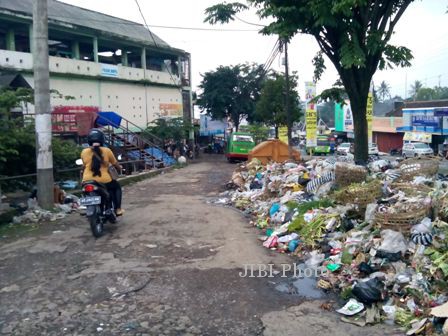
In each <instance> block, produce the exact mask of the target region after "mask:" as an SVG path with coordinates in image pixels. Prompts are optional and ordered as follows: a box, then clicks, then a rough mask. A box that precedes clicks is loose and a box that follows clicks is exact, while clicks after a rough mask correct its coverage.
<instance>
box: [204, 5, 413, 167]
mask: <svg viewBox="0 0 448 336" xmlns="http://www.w3.org/2000/svg"><path fill="white" fill-rule="evenodd" d="M412 1H413V0H389V1H384V0H303V1H297V0H247V2H248V3H249V5H253V6H255V7H256V8H257V9H258V11H257V13H258V15H259V16H260V17H261V18H272V19H273V22H272V23H271V24H269V25H268V26H267V27H265V28H263V29H262V31H261V32H262V33H265V34H277V35H280V36H281V37H284V38H291V37H292V36H294V35H295V34H296V33H305V34H309V35H312V36H313V37H314V38H315V40H316V42H317V43H318V45H319V47H320V52H319V53H318V54H317V55H316V57H315V58H314V62H313V63H314V65H315V66H316V69H315V79H319V78H320V76H321V75H322V73H323V71H324V70H325V64H324V59H323V54H325V55H326V56H327V57H328V58H329V59H330V61H331V62H332V63H333V65H334V66H335V68H336V70H337V71H338V73H339V76H340V78H341V80H342V83H343V84H344V87H345V89H346V92H347V94H348V96H349V98H350V104H351V107H352V111H353V119H354V126H355V160H356V162H358V163H365V162H366V161H367V157H368V150H367V119H366V107H367V96H368V93H369V87H370V82H371V80H372V77H373V75H374V73H375V72H376V70H377V69H378V68H380V69H385V68H387V67H393V66H409V65H410V63H409V61H410V60H411V59H412V54H411V51H410V50H409V49H408V48H406V47H398V46H393V45H391V44H390V43H389V41H390V38H391V36H392V34H393V31H394V29H395V26H396V24H397V23H398V21H399V20H400V18H401V17H402V15H403V13H404V12H405V10H406V9H407V8H408V6H409V4H410V3H411V2H412ZM247 8H248V6H246V5H243V4H240V3H230V4H226V3H225V4H218V5H215V6H212V7H210V8H208V9H206V13H205V14H206V18H205V21H207V22H209V23H211V24H215V23H218V22H221V23H225V22H229V21H230V20H233V19H234V16H235V14H236V13H238V12H240V11H241V10H243V9H247Z"/></svg>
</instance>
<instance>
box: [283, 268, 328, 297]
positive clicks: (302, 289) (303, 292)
mask: <svg viewBox="0 0 448 336" xmlns="http://www.w3.org/2000/svg"><path fill="white" fill-rule="evenodd" d="M297 268H298V269H300V270H302V271H303V270H304V269H305V265H304V264H300V265H298V266H297ZM299 274H300V273H298V274H297V275H299ZM316 284H317V279H316V278H315V277H314V276H312V277H305V276H304V275H303V272H302V273H301V276H300V277H291V278H287V279H285V280H284V281H283V282H281V283H279V284H277V285H276V286H275V289H276V290H277V291H279V292H282V293H287V294H291V295H297V296H301V297H305V298H308V299H321V298H323V297H325V296H326V295H327V294H325V293H324V292H323V291H322V290H320V289H319V288H317V287H316Z"/></svg>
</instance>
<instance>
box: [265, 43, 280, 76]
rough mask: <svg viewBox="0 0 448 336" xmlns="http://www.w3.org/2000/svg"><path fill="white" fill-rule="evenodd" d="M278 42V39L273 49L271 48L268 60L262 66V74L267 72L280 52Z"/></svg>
mask: <svg viewBox="0 0 448 336" xmlns="http://www.w3.org/2000/svg"><path fill="white" fill-rule="evenodd" d="M279 43H280V40H279V39H278V40H277V41H275V44H274V47H273V48H272V50H271V52H270V53H269V56H268V59H267V60H266V62H265V63H264V64H263V72H264V73H267V72H268V70H269V69H270V68H271V65H272V63H273V62H274V60H275V58H276V57H277V56H278V54H279V52H280V48H279V47H280V45H279Z"/></svg>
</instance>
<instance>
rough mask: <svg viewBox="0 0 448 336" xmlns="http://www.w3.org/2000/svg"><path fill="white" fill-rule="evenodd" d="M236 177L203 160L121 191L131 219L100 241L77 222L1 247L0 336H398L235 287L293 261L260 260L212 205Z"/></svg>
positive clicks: (257, 289) (241, 225)
mask: <svg viewBox="0 0 448 336" xmlns="http://www.w3.org/2000/svg"><path fill="white" fill-rule="evenodd" d="M234 168H235V165H231V164H228V163H227V162H225V161H224V159H223V158H222V157H218V156H208V157H206V158H205V159H204V158H203V159H202V162H199V163H194V164H191V165H189V166H188V167H186V168H183V169H178V170H174V171H172V172H169V173H165V174H163V175H159V176H157V177H155V178H152V179H148V180H145V181H142V182H139V183H137V184H134V185H130V186H127V187H125V188H124V208H125V209H126V213H125V216H124V217H122V218H121V219H120V221H119V222H118V223H117V224H114V225H111V224H108V225H107V226H106V230H107V231H106V234H105V235H104V236H103V237H101V238H100V239H94V238H93V237H92V235H91V232H90V229H89V226H88V224H87V221H86V219H85V218H84V217H81V216H80V215H79V214H73V215H70V216H69V217H68V218H66V219H64V220H63V221H62V222H59V223H49V224H42V225H40V226H39V228H38V229H36V230H33V231H30V232H23V233H21V234H20V235H18V236H17V235H9V236H8V235H5V236H3V237H2V238H1V239H0V334H1V335H283V336H285V335H311V334H312V335H313V336H318V335H325V336H327V335H329V334H330V333H331V334H332V335H333V336H336V335H395V334H399V333H396V332H395V331H393V330H390V329H384V327H378V326H377V327H365V328H360V327H357V326H354V325H351V324H346V323H342V322H340V320H339V318H340V317H339V316H337V315H336V313H334V312H328V311H326V310H323V309H321V308H320V306H321V305H322V303H325V302H327V301H328V300H329V298H328V296H327V295H325V294H322V295H318V297H317V298H316V296H313V297H312V298H310V297H307V290H306V289H300V287H299V289H298V290H294V291H291V292H288V291H284V290H283V291H278V290H276V287H278V286H279V284H280V285H282V281H284V279H283V278H280V277H279V275H277V276H276V277H274V278H267V277H261V278H257V277H241V276H240V272H243V270H244V267H245V266H244V265H246V264H275V265H276V266H275V268H276V269H277V270H281V265H282V264H290V263H292V262H293V261H294V260H292V259H291V258H290V257H289V256H287V255H282V254H279V253H276V252H272V251H270V250H267V249H265V248H263V247H262V245H261V243H260V242H259V241H258V240H257V235H258V234H259V232H258V231H257V230H256V229H254V228H253V227H251V226H250V225H249V220H248V219H247V218H245V217H244V216H243V214H242V213H240V212H238V211H236V210H234V209H232V208H228V207H224V206H218V205H214V204H210V202H208V201H210V199H214V198H216V197H217V196H218V195H219V193H220V192H222V191H223V190H224V189H223V186H224V184H225V182H226V181H227V180H228V179H229V178H230V176H231V172H232V171H233V169H234ZM243 273H244V272H243ZM283 287H285V285H283ZM312 291H313V293H315V290H314V289H313V290H312Z"/></svg>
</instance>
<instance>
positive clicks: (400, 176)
mask: <svg viewBox="0 0 448 336" xmlns="http://www.w3.org/2000/svg"><path fill="white" fill-rule="evenodd" d="M438 164H439V162H438V160H437V159H433V158H428V159H421V160H416V159H410V160H405V161H403V162H399V161H398V160H393V161H388V160H383V159H372V160H371V162H370V163H369V164H368V166H367V167H361V166H356V165H355V164H354V163H353V161H352V157H331V158H326V159H323V158H322V159H313V160H311V161H308V162H304V163H293V162H286V163H269V164H267V165H266V166H263V165H262V164H261V162H259V161H258V160H257V159H253V160H252V161H250V162H248V163H246V164H244V165H241V166H239V167H238V168H236V169H235V171H234V173H233V175H232V178H231V180H230V181H229V183H228V184H227V188H228V189H229V191H228V192H227V196H228V197H229V201H230V202H231V204H233V206H235V207H236V208H238V209H240V210H241V211H243V212H244V213H245V214H246V215H248V216H250V217H251V223H252V224H253V225H254V226H256V227H257V228H259V229H260V230H262V232H263V236H262V238H261V240H262V244H263V246H265V247H266V248H269V249H271V250H276V251H279V252H282V253H291V254H292V255H294V256H297V257H299V258H301V259H303V260H304V261H305V263H306V265H307V266H308V267H325V268H326V269H327V272H325V273H324V274H323V275H322V276H321V278H320V279H318V282H317V286H318V287H319V288H321V289H323V290H333V291H336V292H339V293H340V294H341V297H342V298H344V300H345V302H346V304H345V305H344V306H343V307H342V308H341V309H339V310H338V312H340V313H341V314H342V315H343V317H342V320H343V321H344V322H347V323H358V325H366V324H372V323H378V322H380V321H383V322H385V323H391V324H392V323H395V324H396V325H398V326H400V327H402V328H403V329H404V330H406V331H407V334H408V335H413V334H418V333H420V332H421V331H422V330H425V331H426V332H430V331H432V332H438V333H444V334H448V319H447V317H448V314H447V310H448V309H447V305H448V283H447V281H446V280H447V279H448V224H447V222H446V220H448V183H447V182H445V181H444V180H443V179H441V178H439V177H438V176H437V172H438ZM219 203H222V204H227V203H228V202H227V201H225V200H224V199H222V198H221V199H220V201H219Z"/></svg>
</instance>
